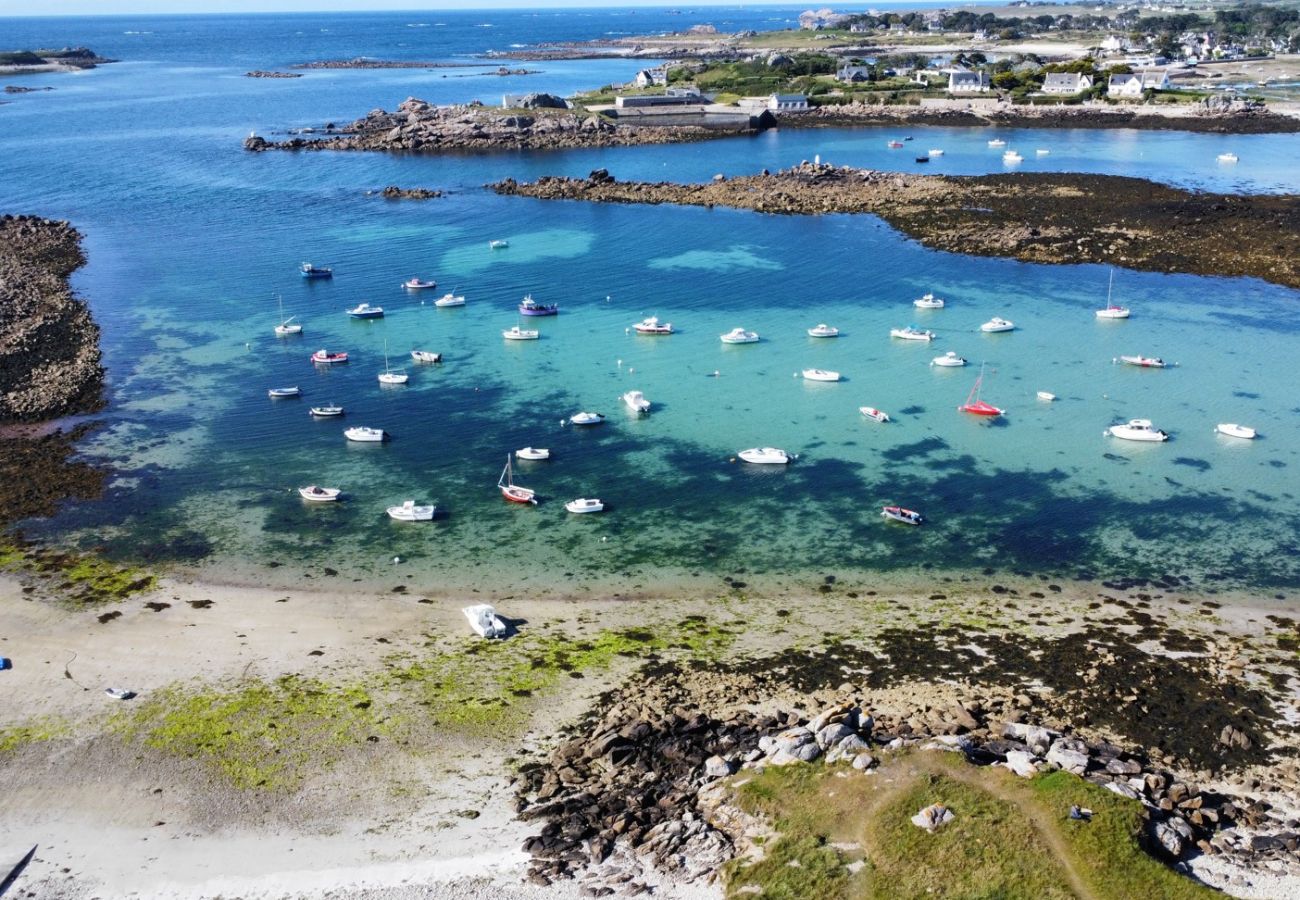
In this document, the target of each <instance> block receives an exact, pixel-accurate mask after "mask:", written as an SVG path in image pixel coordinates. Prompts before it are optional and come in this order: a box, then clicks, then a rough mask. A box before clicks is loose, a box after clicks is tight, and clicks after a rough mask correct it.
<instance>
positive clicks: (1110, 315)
mask: <svg viewBox="0 0 1300 900" xmlns="http://www.w3.org/2000/svg"><path fill="white" fill-rule="evenodd" d="M1114 289H1115V270H1114V269H1111V270H1110V284H1109V285H1108V286H1107V287H1106V306H1105V308H1104V309H1099V310H1097V318H1099V319H1127V318H1128V316H1129V310H1128V307H1127V306H1120V305H1118V304H1116V303H1111V302H1110V295H1111V293H1112V292H1113V291H1114Z"/></svg>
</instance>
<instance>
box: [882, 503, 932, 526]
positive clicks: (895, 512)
mask: <svg viewBox="0 0 1300 900" xmlns="http://www.w3.org/2000/svg"><path fill="white" fill-rule="evenodd" d="M880 514H881V515H882V516H884V517H885V518H886V519H889V520H890V521H891V522H902V523H903V524H904V525H920V524H921V523H922V522H924V521H925V517H924V516H922V515H921V514H920V513H919V512H917V511H916V510H914V509H904V508H903V507H901V506H886V507H885V508H884V509H882V510H881V511H880Z"/></svg>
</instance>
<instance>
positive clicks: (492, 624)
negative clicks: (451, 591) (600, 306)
mask: <svg viewBox="0 0 1300 900" xmlns="http://www.w3.org/2000/svg"><path fill="white" fill-rule="evenodd" d="M461 612H463V613H464V614H465V618H466V619H469V627H470V628H472V629H474V633H475V634H477V635H478V636H479V637H481V638H503V637H505V636H506V623H505V622H502V621H501V619H500V618H498V617H497V611H496V610H495V609H493V608H492V607H491V606H488V605H487V604H486V603H480V604H478V605H477V606H467V607H465V608H464V609H462V610H461Z"/></svg>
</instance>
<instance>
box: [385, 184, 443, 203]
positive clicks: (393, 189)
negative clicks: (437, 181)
mask: <svg viewBox="0 0 1300 900" xmlns="http://www.w3.org/2000/svg"><path fill="white" fill-rule="evenodd" d="M379 193H380V195H381V196H382V197H383V198H384V199H385V200H434V199H437V198H438V197H441V196H442V191H436V190H433V189H432V188H403V187H398V186H397V185H395V184H390V185H389V186H388V187H386V188H384V189H383V190H382V191H380V192H379Z"/></svg>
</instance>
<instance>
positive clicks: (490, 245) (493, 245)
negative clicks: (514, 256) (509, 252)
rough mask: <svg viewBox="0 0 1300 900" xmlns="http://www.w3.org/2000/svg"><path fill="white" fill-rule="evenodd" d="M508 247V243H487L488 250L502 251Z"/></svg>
mask: <svg viewBox="0 0 1300 900" xmlns="http://www.w3.org/2000/svg"><path fill="white" fill-rule="evenodd" d="M509 246H510V242H509V241H488V249H489V250H503V249H505V248H506V247H509Z"/></svg>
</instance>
